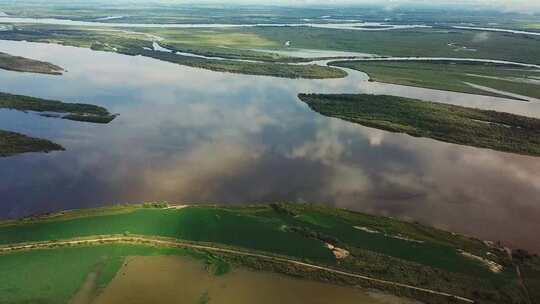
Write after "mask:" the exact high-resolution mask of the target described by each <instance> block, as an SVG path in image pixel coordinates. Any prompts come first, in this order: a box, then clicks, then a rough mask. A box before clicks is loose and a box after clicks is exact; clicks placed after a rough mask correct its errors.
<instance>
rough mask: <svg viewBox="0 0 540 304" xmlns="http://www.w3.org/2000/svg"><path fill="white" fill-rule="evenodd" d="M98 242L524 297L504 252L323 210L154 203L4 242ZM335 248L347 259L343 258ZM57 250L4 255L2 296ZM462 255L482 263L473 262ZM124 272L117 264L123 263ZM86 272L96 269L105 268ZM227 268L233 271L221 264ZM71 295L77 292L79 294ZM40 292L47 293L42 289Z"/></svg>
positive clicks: (67, 216)
mask: <svg viewBox="0 0 540 304" xmlns="http://www.w3.org/2000/svg"><path fill="white" fill-rule="evenodd" d="M95 235H141V236H147V237H161V238H163V237H165V238H168V239H176V240H181V241H188V242H195V243H196V244H206V245H208V246H218V247H225V248H231V249H238V250H242V251H247V252H254V253H263V254H269V255H275V256H279V257H284V258H287V259H292V260H298V261H303V262H306V263H313V264H317V265H323V266H325V267H331V268H333V269H340V270H343V271H348V272H353V273H357V274H362V275H366V276H370V277H374V278H378V279H383V280H389V281H392V282H398V283H402V284H410V285H413V286H422V287H423V288H428V289H433V290H438V291H444V292H449V293H452V294H456V295H459V296H464V297H468V298H471V299H474V300H476V301H477V303H522V301H524V297H525V295H524V291H523V289H522V287H521V286H520V285H519V280H518V278H517V276H516V272H515V269H514V265H513V264H512V261H511V260H510V259H509V258H508V256H507V254H506V252H504V251H503V250H501V249H500V248H499V247H497V246H491V245H487V244H485V243H483V242H482V241H479V240H475V239H471V238H467V237H464V236H460V235H457V234H452V233H448V232H444V231H440V230H437V229H433V228H429V227H426V226H423V225H420V224H415V223H406V222H401V221H398V220H395V219H390V218H383V217H374V216H368V215H365V214H360V213H355V212H350V211H345V210H337V209H332V208H327V207H322V206H314V205H292V204H273V205H270V206H253V207H228V208H221V207H213V206H200V207H196V206H190V207H185V208H180V209H176V208H168V207H167V206H166V205H163V204H147V205H143V206H126V207H114V208H103V209H92V210H80V211H68V212H64V213H60V214H53V215H49V216H46V217H40V218H30V219H25V220H20V221H11V222H5V223H3V224H1V225H0V242H1V244H2V245H4V246H6V245H8V244H16V243H26V242H38V241H51V240H66V239H73V238H81V237H92V236H95ZM327 244H331V245H332V246H335V247H336V248H339V249H342V250H344V251H345V252H347V253H346V254H344V255H339V254H337V253H336V252H335V251H334V250H333V249H330V248H329V247H328V245H327ZM101 246H109V245H99V246H96V247H95V248H96V249H93V250H95V251H100V250H102V249H99V248H104V247H101ZM73 248H77V247H73ZM58 250H67V249H61V247H58V248H55V249H39V250H37V249H36V250H29V251H20V252H12V253H6V254H3V255H0V265H3V266H0V267H4V269H3V273H8V275H7V276H3V278H9V281H10V282H13V283H11V285H0V286H11V287H9V288H8V289H6V288H4V290H1V289H0V292H2V293H5V292H9V290H14V291H16V290H18V288H22V287H21V286H26V284H27V283H25V281H24V280H29V279H30V280H31V278H28V277H26V278H24V277H17V276H21V275H22V274H21V272H19V271H18V269H17V267H12V265H13V263H14V262H13V263H12V262H10V261H12V260H18V261H21V262H19V263H22V262H23V261H24V260H25V259H26V258H25V256H26V255H28V256H29V255H33V258H32V259H36V258H37V257H39V256H40V255H49V252H55V251H57V252H61V251H58ZM459 250H463V252H467V253H469V254H471V255H474V256H476V257H477V258H471V257H470V256H466V255H464V254H462V253H461V251H459ZM89 252H92V251H89ZM113 252H114V251H113ZM127 255H139V254H138V253H133V254H131V253H129V254H121V255H120V256H127ZM142 255H145V254H142ZM28 256H27V257H28ZM60 256H61V255H60ZM217 256H218V257H219V259H218V260H219V261H227V263H229V264H230V265H233V266H234V265H238V266H244V267H250V268H253V269H257V270H270V271H276V272H281V273H285V274H289V275H295V276H300V277H304V278H310V279H314V280H322V281H327V282H328V281H329V282H334V283H339V284H346V285H360V286H364V287H371V288H378V289H383V290H385V291H387V292H391V293H394V294H396V295H400V296H408V297H413V298H416V299H420V300H424V301H427V302H429V303H449V302H448V301H449V299H448V298H444V297H440V296H437V295H429V294H423V293H417V292H412V291H410V290H407V289H406V288H401V287H397V286H394V287H389V286H383V285H380V284H376V283H373V282H367V281H363V280H360V279H351V278H343V277H341V276H340V275H338V274H328V273H324V272H321V271H313V270H308V269H305V268H303V267H302V266H298V265H296V266H294V265H285V264H283V263H278V262H276V261H270V260H265V259H261V258H257V257H247V256H241V255H235V254H223V255H221V254H219V255H217ZM479 259H485V260H489V261H492V262H493V263H495V264H497V265H501V267H502V268H501V269H500V272H494V271H493V270H492V269H490V268H489V267H488V265H487V264H486V263H485V262H481V261H480V260H479ZM210 260H213V258H211V259H210ZM74 263H75V264H77V262H74ZM90 264H91V263H90ZM120 264H121V263H120ZM221 264H222V262H218V265H221ZM48 265H49V267H51V268H52V269H56V268H57V267H59V268H63V267H64V268H65V267H68V266H69V265H71V264H69V263H65V262H64V259H56V260H52V261H51V262H50V264H48ZM85 265H86V264H85ZM115 265H118V262H116V264H115ZM72 266H73V265H71V266H69V267H72ZM77 267H78V266H77ZM84 267H86V269H95V267H97V266H95V265H92V267H94V268H92V267H90V265H86V266H84ZM111 267H112V266H111ZM115 267H116V266H115ZM115 267H112V268H107V267H105V268H103V269H109V270H107V271H106V272H104V273H105V274H107V277H109V278H110V277H111V275H110V273H114V269H113V268H115ZM111 269H112V270H111ZM115 269H116V268H115ZM218 269H224V268H223V266H219V267H218ZM225 269H226V268H225ZM527 269H532V270H530V271H531V273H532V274H534V275H536V270H534V268H532V267H529V268H527ZM226 272H227V271H226V270H225V271H219V273H226ZM44 273H45V272H44ZM86 273H88V271H87V272H86ZM82 277H84V275H82ZM0 280H2V279H0ZM103 281H106V280H105V279H103ZM16 282H19V283H16ZM79 282H80V278H79ZM527 282H528V283H529V284H532V285H531V287H529V288H534V287H535V286H536V285H535V284H537V283H536V282H535V281H527ZM29 286H31V284H30V285H29ZM51 286H57V287H55V288H53V287H51V288H52V291H51V292H54V293H56V292H57V291H54V290H55V289H56V288H60V289H63V287H62V285H61V284H60V285H57V284H54V285H52V284H51ZM100 286H101V285H100ZM70 290H71V292H73V290H74V288H71V289H70ZM63 292H64V291H63ZM35 294H39V291H36V292H35ZM63 294H64V295H66V294H67V293H66V292H64V293H63ZM65 297H66V296H64V298H65ZM22 298H24V293H17V292H14V293H13V295H12V299H13V303H18V302H17V299H19V300H22Z"/></svg>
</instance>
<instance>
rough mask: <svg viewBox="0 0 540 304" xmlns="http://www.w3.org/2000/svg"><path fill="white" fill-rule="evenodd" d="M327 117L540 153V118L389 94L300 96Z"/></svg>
mask: <svg viewBox="0 0 540 304" xmlns="http://www.w3.org/2000/svg"><path fill="white" fill-rule="evenodd" d="M299 98H300V99H301V100H302V101H304V102H306V103H307V104H308V105H309V107H310V108H311V109H312V110H314V111H316V112H319V113H321V114H323V115H326V116H330V117H336V118H340V119H343V120H347V121H351V122H354V123H358V124H361V125H364V126H367V127H372V128H377V129H382V130H386V131H390V132H400V133H406V134H409V135H412V136H417V137H428V138H433V139H436V140H440V141H444V142H449V143H455V144H461V145H468V146H473V147H479V148H489V149H494V150H499V151H504V152H512V153H519V154H527V155H533V156H540V120H539V119H536V118H529V117H524V116H519V115H514V114H509V113H502V112H495V111H487V110H479V109H473V108H467V107H462V106H456V105H449V104H442V103H434V102H425V101H420V100H415V99H409V98H402V97H396V96H388V95H368V94H356V95H348V94H331V95H324V94H300V95H299Z"/></svg>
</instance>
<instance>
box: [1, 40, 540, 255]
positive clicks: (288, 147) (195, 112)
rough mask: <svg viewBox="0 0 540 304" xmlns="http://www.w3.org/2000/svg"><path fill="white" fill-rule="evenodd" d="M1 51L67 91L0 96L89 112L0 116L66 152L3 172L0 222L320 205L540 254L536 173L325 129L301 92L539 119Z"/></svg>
mask: <svg viewBox="0 0 540 304" xmlns="http://www.w3.org/2000/svg"><path fill="white" fill-rule="evenodd" d="M0 51H1V52H7V53H10V54H15V55H20V56H25V57H29V58H32V59H39V60H45V61H49V62H52V63H54V64H57V65H60V66H62V67H64V68H66V69H67V70H68V72H67V73H65V75H63V76H51V75H37V74H29V73H17V72H9V71H0V91H4V92H9V93H18V94H26V95H31V96H38V97H44V98H55V99H60V100H64V101H70V102H87V103H94V104H98V105H103V106H106V107H107V108H108V109H109V110H110V111H111V112H113V113H120V114H121V115H120V116H119V117H118V118H117V119H115V120H114V121H113V122H112V123H111V124H109V125H94V124H86V123H80V122H73V121H67V120H61V119H52V118H45V117H39V116H37V115H33V114H27V113H22V112H17V111H11V110H0V129H5V130H11V131H17V132H21V133H24V134H28V135H31V136H35V137H43V138H47V139H50V140H53V141H55V142H57V143H59V144H61V145H62V146H64V147H66V148H67V151H65V152H54V153H50V154H39V153H38V154H34V153H30V154H23V155H19V156H15V157H9V158H0V198H1V200H2V204H1V205H0V217H3V218H15V217H22V216H27V215H30V214H35V213H42V212H50V211H56V210H61V209H70V208H81V207H92V206H100V205H105V204H113V203H126V202H143V201H169V202H178V203H222V204H233V203H234V204H242V203H266V202H275V201H294V202H320V203H326V204H331V205H334V206H338V207H344V208H350V209H353V210H359V211H365V212H371V213H374V214H381V215H391V216H395V217H399V218H403V219H407V220H416V221H420V222H423V223H426V224H432V225H436V226H437V227H441V228H446V229H451V230H453V231H457V232H461V233H466V234H470V235H475V236H478V237H481V238H485V239H490V240H501V241H504V242H505V243H506V244H509V245H512V246H517V247H526V248H529V249H533V250H536V251H540V244H539V242H538V236H537V231H540V221H539V220H538V219H539V218H540V202H539V197H540V158H535V157H529V156H521V155H515V154H509V153H502V152H495V151H491V150H487V149H478V148H472V147H464V146H459V145H454V144H446V143H441V142H437V141H434V140H431V139H422V138H413V137H410V136H408V135H403V134H394V133H389V132H385V131H381V130H376V129H371V128H366V127H362V126H359V125H355V124H352V123H348V122H344V121H341V120H338V119H334V118H327V117H324V116H321V115H319V114H318V113H315V112H312V111H311V110H309V108H308V107H307V106H306V105H305V104H304V103H302V102H301V101H299V100H298V98H297V97H296V95H297V94H298V93H300V92H303V93H304V92H307V93H309V92H317V93H353V92H366V93H387V94H396V95H402V96H407V97H415V98H422V99H426V100H434V101H438V102H446V103H454V104H461V105H468V106H473V107H479V108H487V109H496V110H500V111H508V112H512V113H518V114H523V115H528V116H532V117H540V104H539V103H536V102H529V103H526V102H519V101H515V100H507V99H500V98H495V97H487V96H474V95H469V94H462V93H451V92H442V91H436V90H429V89H421V88H410V87H404V86H398V85H387V84H381V83H372V82H368V81H366V79H367V77H366V75H365V74H363V73H360V72H354V71H352V70H348V72H350V74H351V75H350V76H349V77H348V78H346V79H334V80H291V79H280V78H271V77H260V76H248V75H236V74H228V73H216V72H211V71H206V70H201V69H194V68H189V67H183V66H179V65H175V64H171V63H166V62H161V61H158V60H154V59H150V58H144V57H130V56H124V55H119V54H114V53H106V52H94V51H91V50H87V49H80V48H74V47H65V46H58V45H47V44H38V43H27V42H7V41H1V42H0Z"/></svg>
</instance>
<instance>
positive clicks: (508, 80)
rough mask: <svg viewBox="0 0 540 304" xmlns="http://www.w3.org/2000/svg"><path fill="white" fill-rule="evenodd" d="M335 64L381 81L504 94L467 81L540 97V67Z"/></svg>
mask: <svg viewBox="0 0 540 304" xmlns="http://www.w3.org/2000/svg"><path fill="white" fill-rule="evenodd" d="M331 65H333V66H340V67H345V68H351V69H355V70H359V71H362V72H365V73H367V74H368V75H369V76H370V79H371V80H373V81H378V82H385V83H393V84H400V85H407V86H415V87H423V88H430V89H437V90H445V91H455V92H462V93H470V94H479V95H491V96H504V95H500V94H496V93H490V92H487V91H483V90H480V89H477V88H474V87H472V86H470V85H468V84H467V83H473V84H477V85H481V86H486V87H490V88H494V89H497V90H501V91H506V92H510V93H514V94H519V95H523V96H529V97H534V98H540V82H539V81H536V80H535V79H533V78H531V77H534V76H538V75H539V72H540V70H526V69H516V68H513V69H511V68H509V67H504V66H495V65H487V64H459V63H425V62H366V61H363V62H362V61H348V62H345V61H339V62H333V63H331Z"/></svg>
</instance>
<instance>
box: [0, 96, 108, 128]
mask: <svg viewBox="0 0 540 304" xmlns="http://www.w3.org/2000/svg"><path fill="white" fill-rule="evenodd" d="M1 108H4V109H12V110H19V111H34V112H54V113H68V114H67V115H65V116H62V118H64V119H69V120H77V121H88V122H94V123H109V122H111V121H112V120H113V119H114V118H115V117H116V116H115V115H112V114H110V113H109V111H107V109H105V108H103V107H100V106H96V105H91V104H83V103H65V102H61V101H58V100H48V99H43V98H36V97H30V96H23V95H14V94H8V93H1V92H0V109H1Z"/></svg>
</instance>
